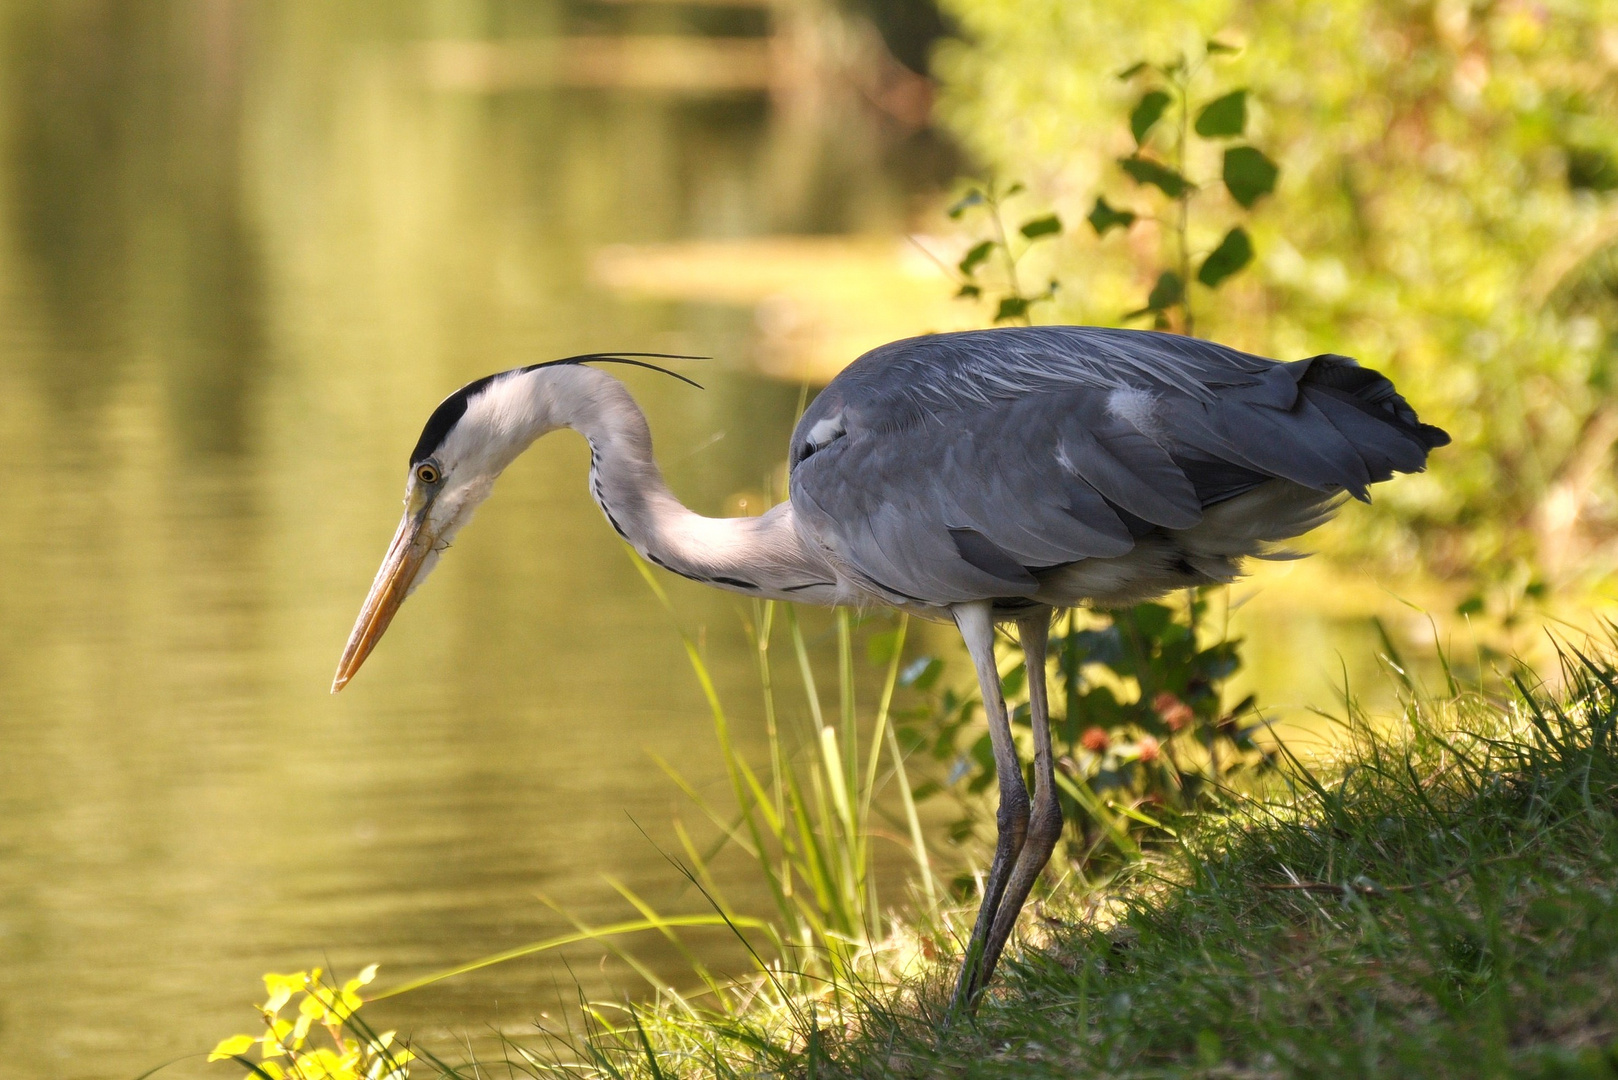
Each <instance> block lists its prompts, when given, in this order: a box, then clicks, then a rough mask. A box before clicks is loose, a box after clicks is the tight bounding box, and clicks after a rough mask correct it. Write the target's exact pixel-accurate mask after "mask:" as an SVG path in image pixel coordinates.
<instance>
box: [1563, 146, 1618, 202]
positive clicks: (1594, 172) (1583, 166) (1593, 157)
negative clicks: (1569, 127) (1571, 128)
mask: <svg viewBox="0 0 1618 1080" xmlns="http://www.w3.org/2000/svg"><path fill="white" fill-rule="evenodd" d="M1567 186H1568V187H1570V188H1573V189H1574V190H1576V191H1577V190H1580V189H1584V190H1587V191H1611V190H1612V189H1613V188H1618V165H1615V164H1614V163H1613V160H1612V155H1610V154H1608V153H1607V152H1606V151H1604V150H1602V149H1600V148H1599V147H1594V146H1570V147H1568V148H1567Z"/></svg>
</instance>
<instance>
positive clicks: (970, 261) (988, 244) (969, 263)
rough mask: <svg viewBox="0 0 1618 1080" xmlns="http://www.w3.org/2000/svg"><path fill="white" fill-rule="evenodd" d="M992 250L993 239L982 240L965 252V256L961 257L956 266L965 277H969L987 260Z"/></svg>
mask: <svg viewBox="0 0 1618 1080" xmlns="http://www.w3.org/2000/svg"><path fill="white" fill-rule="evenodd" d="M993 252H994V241H993V240H984V241H983V242H982V243H979V244H975V245H973V247H972V250H971V251H968V252H967V253H966V256H965V257H964V258H963V259H961V261H960V263H959V264H957V267H956V268H957V269H958V270H960V272H961V273H963V274H965V275H966V276H967V277H971V276H972V274H973V272H974V271H975V270H977V268H978V267H979V266H981V265H982V264H983V263H985V262H987V261H988V259H989V256H990V255H991V254H993Z"/></svg>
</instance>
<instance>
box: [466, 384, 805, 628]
mask: <svg viewBox="0 0 1618 1080" xmlns="http://www.w3.org/2000/svg"><path fill="white" fill-rule="evenodd" d="M468 421H471V422H472V424H473V425H475V427H476V428H479V429H483V430H485V431H487V432H488V433H489V435H488V438H487V443H488V445H489V446H490V450H489V451H488V452H487V453H486V454H485V457H486V458H487V459H488V462H489V464H491V465H497V468H495V469H494V470H493V471H494V472H495V473H498V472H499V470H501V469H504V468H505V466H506V465H509V464H510V462H511V461H512V460H515V458H516V457H517V455H518V454H520V453H521V452H522V451H523V450H524V449H526V448H527V447H528V445H529V444H530V443H532V442H533V440H534V439H536V438H538V437H539V436H540V435H543V434H545V433H546V432H548V431H552V430H555V429H556V428H560V427H568V428H572V429H573V430H574V431H577V432H578V433H579V434H581V435H583V436H584V437H585V439H586V440H588V442H589V443H590V493H591V494H592V495H593V496H594V497H595V500H596V503H597V504H598V505H600V507H601V510H602V513H604V514H605V515H606V517H607V521H608V523H609V524H611V525H612V527H613V528H614V529H615V530H616V531H617V532H618V535H620V536H622V537H623V538H624V539H625V540H626V541H628V542H629V544H630V545H631V546H633V547H634V548H635V550H636V551H638V552H639V553H640V554H641V555H642V556H643V557H644V558H646V559H647V560H648V561H650V562H653V563H656V564H657V565H659V566H662V567H665V568H667V569H669V570H671V571H673V572H674V573H676V574H680V575H682V576H684V577H688V578H692V579H694V580H697V581H702V582H705V583H707V584H711V585H716V586H719V587H720V588H726V589H731V590H733V591H736V592H742V593H746V594H748V595H751V596H759V597H766V598H774V599H790V600H805V601H809V602H821V603H826V602H831V600H832V599H833V598H834V596H835V593H836V584H835V583H836V581H837V578H836V575H835V573H834V572H833V571H832V570H831V568H830V567H829V566H828V565H827V564H826V563H825V561H824V560H823V559H822V558H820V557H819V556H818V554H816V553H813V552H811V551H810V550H809V549H808V547H807V546H806V545H805V544H804V543H803V541H802V540H801V539H800V537H799V536H798V531H797V529H796V528H795V526H794V524H793V518H792V509H791V506H790V505H789V504H786V503H783V504H781V505H779V506H776V507H775V508H773V509H772V510H770V511H769V512H768V513H766V514H764V515H763V516H761V517H756V518H708V517H703V516H701V515H699V514H695V513H693V512H691V511H690V510H688V509H686V508H685V506H683V505H682V504H681V503H680V501H679V500H678V499H676V498H675V497H674V494H673V493H672V492H671V491H669V489H668V485H667V484H666V483H665V482H664V480H663V474H662V471H661V470H660V469H658V467H657V462H656V460H655V459H654V458H653V456H652V435H651V430H650V429H649V428H648V427H647V424H646V417H645V415H644V414H643V413H642V412H641V411H640V407H639V406H637V405H636V404H635V401H634V399H633V398H632V397H630V395H629V391H628V390H627V389H625V387H624V385H623V384H622V383H621V382H619V381H618V380H617V379H615V378H613V377H612V376H611V375H608V374H606V373H605V372H602V371H598V370H596V369H595V368H591V367H586V366H583V365H578V364H563V365H557V366H555V367H543V368H537V369H534V370H532V371H525V372H520V373H513V374H510V375H506V376H502V377H501V378H500V379H497V380H496V381H495V382H494V383H493V384H491V385H490V387H489V389H488V390H487V391H485V392H484V393H482V394H480V395H478V397H477V398H475V399H474V400H473V401H472V402H471V403H470V404H469V407H468V409H467V413H466V416H465V417H464V418H463V420H462V422H461V423H460V424H458V425H457V427H467V426H468V423H467V422H468ZM497 445H498V450H497V449H495V447H496V446H497ZM501 458H504V460H503V461H502V460H500V459H501Z"/></svg>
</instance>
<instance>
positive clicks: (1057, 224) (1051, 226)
mask: <svg viewBox="0 0 1618 1080" xmlns="http://www.w3.org/2000/svg"><path fill="white" fill-rule="evenodd" d="M1017 231H1018V232H1020V233H1022V234H1023V236H1024V237H1026V238H1027V239H1029V240H1038V239H1039V238H1040V237H1041V236H1054V235H1056V234H1057V233H1059V232H1061V231H1062V219H1061V218H1059V217H1057V216H1056V215H1055V214H1046V215H1045V216H1044V217H1038V218H1034V219H1033V220H1032V221H1025V222H1023V225H1022V228H1021V229H1018V230H1017Z"/></svg>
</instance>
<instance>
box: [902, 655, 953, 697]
mask: <svg viewBox="0 0 1618 1080" xmlns="http://www.w3.org/2000/svg"><path fill="white" fill-rule="evenodd" d="M943 670H944V661H942V660H940V659H938V658H937V657H935V656H918V657H916V659H914V660H912V661H910V663H908V664H906V665H905V669H904V670H903V671H901V672H900V673H899V685H900V686H911V687H915V688H916V689H917V690H931V689H932V688H933V684H934V683H935V682H937V681H938V675H939V673H940V672H942V671H943Z"/></svg>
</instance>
